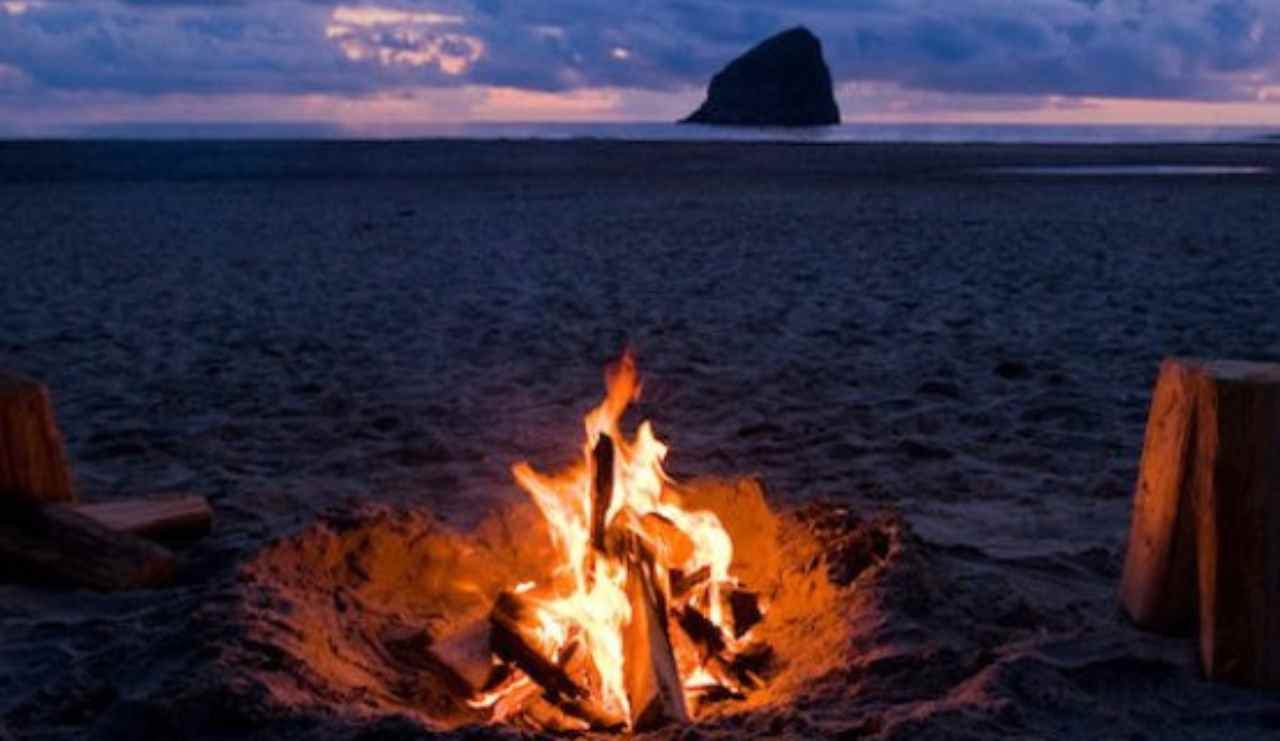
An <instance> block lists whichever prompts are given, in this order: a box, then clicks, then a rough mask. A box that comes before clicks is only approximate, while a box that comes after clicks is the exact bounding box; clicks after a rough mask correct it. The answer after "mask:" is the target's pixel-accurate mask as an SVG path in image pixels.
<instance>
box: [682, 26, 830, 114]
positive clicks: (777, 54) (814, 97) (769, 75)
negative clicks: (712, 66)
mask: <svg viewBox="0 0 1280 741" xmlns="http://www.w3.org/2000/svg"><path fill="white" fill-rule="evenodd" d="M680 123H699V124H716V125H722V126H831V125H835V124H838V123H840V108H839V106H837V105H836V99H835V95H834V93H833V91H832V86H831V70H830V69H829V68H828V67H827V62H826V60H825V59H823V56H822V42H821V41H819V40H818V37H817V36H815V35H813V32H811V31H810V30H809V29H807V28H805V27H803V26H797V27H796V28H792V29H790V30H788V31H783V32H782V33H779V34H777V35H776V36H772V37H770V38H768V39H766V40H764V41H762V42H761V43H759V44H758V45H756V46H755V47H754V48H752V49H751V50H750V51H748V52H747V53H746V54H743V55H742V56H740V57H738V58H737V59H735V60H733V61H732V62H730V63H729V65H728V66H727V67H725V68H724V69H722V70H720V72H718V73H716V76H715V77H713V78H712V79H711V85H710V86H709V87H708V89H707V99H706V101H705V102H703V104H702V105H701V106H700V107H699V108H698V110H696V111H694V112H693V113H692V114H690V115H689V117H688V118H685V119H683V120H682V121H681V122H680Z"/></svg>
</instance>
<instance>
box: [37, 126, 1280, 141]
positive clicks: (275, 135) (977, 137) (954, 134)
mask: <svg viewBox="0 0 1280 741" xmlns="http://www.w3.org/2000/svg"><path fill="white" fill-rule="evenodd" d="M1277 133H1278V132H1277V130H1276V129H1275V128H1268V127H1262V126H1256V127H1255V126H1169V125H1142V126H1132V125H1100V126H1076V125H1072V126H1058V125H1012V124H922V123H886V124H866V123H851V124H843V125H841V126H824V127H815V128H803V129H786V128H739V127H719V126H704V125H687V124H686V125H682V124H675V123H662V122H641V123H591V122H583V123H518V122H517V123H456V124H422V125H394V126H391V125H388V126H379V127H363V128H359V129H353V128H346V127H342V126H337V125H331V124H324V123H319V124H317V123H195V124H192V123H163V122H162V123H112V124H95V125H89V126H79V127H68V128H66V129H64V130H62V131H60V132H58V133H56V134H55V135H54V136H53V138H73V139H144V140H147V139H164V140H175V139H176V140H182V139H254V140H263V139H267V140H270V139H477V140H485V139H535V140H568V139H600V140H619V141H797V142H815V143H821V142H831V143H840V142H932V143H947V142H957V143H960V142H984V143H1009V144H1017V143H1028V144H1029V143H1037V144H1091V143H1096V144H1133V143H1143V142H1149V143H1178V142H1187V143H1213V142H1249V141H1258V140H1260V139H1267V138H1271V137H1274V136H1276V135H1277ZM16 138H30V137H24V136H16ZM41 138H47V137H46V136H45V135H42V136H41Z"/></svg>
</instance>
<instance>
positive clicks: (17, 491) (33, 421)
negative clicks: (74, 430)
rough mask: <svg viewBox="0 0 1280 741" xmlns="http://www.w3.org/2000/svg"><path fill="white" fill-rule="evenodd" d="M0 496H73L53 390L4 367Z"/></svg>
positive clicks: (0, 374) (36, 499)
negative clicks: (51, 394) (51, 398)
mask: <svg viewBox="0 0 1280 741" xmlns="http://www.w3.org/2000/svg"><path fill="white" fill-rule="evenodd" d="M0 498H20V499H24V500H26V501H29V502H70V501H73V500H74V499H75V495H74V493H73V492H72V488H71V469H70V467H69V466H68V464H67V453H66V450H65V449H64V447H63V443H62V433H61V432H59V431H58V424H57V421H56V420H55V418H54V416H53V405H52V403H51V402H50V400H49V390H48V389H46V388H45V387H44V386H43V385H42V384H39V383H36V382H35V381H32V380H30V379H27V378H23V377H22V376H18V375H15V374H12V373H8V372H5V371H0Z"/></svg>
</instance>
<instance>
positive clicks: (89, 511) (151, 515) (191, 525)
mask: <svg viewBox="0 0 1280 741" xmlns="http://www.w3.org/2000/svg"><path fill="white" fill-rule="evenodd" d="M75 510H76V511H77V512H79V513H80V514H82V515H85V516H87V517H89V518H90V519H93V520H96V521H97V522H99V523H101V524H103V525H106V526H107V527H108V528H110V529H112V530H115V531H117V532H121V533H129V534H130V535H138V536H140V537H144V538H149V539H152V540H169V539H174V540H181V539H186V538H195V537H199V536H202V535H207V534H208V532H209V529H210V528H211V527H212V526H213V510H212V509H211V508H210V507H209V501H208V500H207V499H205V498H204V497H197V496H170V497H156V498H151V499H124V500H119V501H114V502H99V503H94V504H80V505H76V507H75Z"/></svg>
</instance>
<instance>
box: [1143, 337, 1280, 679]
mask: <svg viewBox="0 0 1280 741" xmlns="http://www.w3.org/2000/svg"><path fill="white" fill-rule="evenodd" d="M1193 533H1194V535H1193ZM1192 564H1193V565H1192ZM1192 574H1194V575H1195V579H1194V581H1193V580H1192V576H1191V575H1192ZM1122 596H1123V598H1124V604H1125V608H1126V610H1127V611H1128V612H1129V614H1130V615H1131V616H1132V617H1133V618H1134V619H1135V621H1137V622H1138V623H1139V624H1140V625H1144V626H1149V627H1155V628H1166V627H1168V626H1170V625H1177V624H1182V623H1186V622H1189V618H1190V616H1191V613H1193V612H1195V613H1198V618H1199V640H1200V660H1201V664H1202V666H1203V668H1204V671H1205V674H1206V675H1207V676H1208V677H1209V678H1211V679H1221V680H1226V681H1230V682H1234V683H1237V684H1245V685H1251V686H1263V687H1273V688H1280V366H1276V365H1263V364H1258V363H1241V362H1230V361H1195V360H1169V361H1166V362H1165V363H1164V365H1163V366H1162V368H1161V375H1160V380H1159V382H1158V383H1157V386H1156V398H1155V399H1154V400H1153V402H1152V412H1151V421H1150V426H1149V428H1148V433H1147V446H1146V448H1145V449H1144V452H1143V459H1142V473H1141V477H1140V479H1139V488H1138V491H1137V494H1136V497H1135V505H1134V521H1133V528H1132V531H1131V534H1130V545H1129V554H1128V557H1127V560H1126V563H1125V575H1124V585H1123V591H1122Z"/></svg>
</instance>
